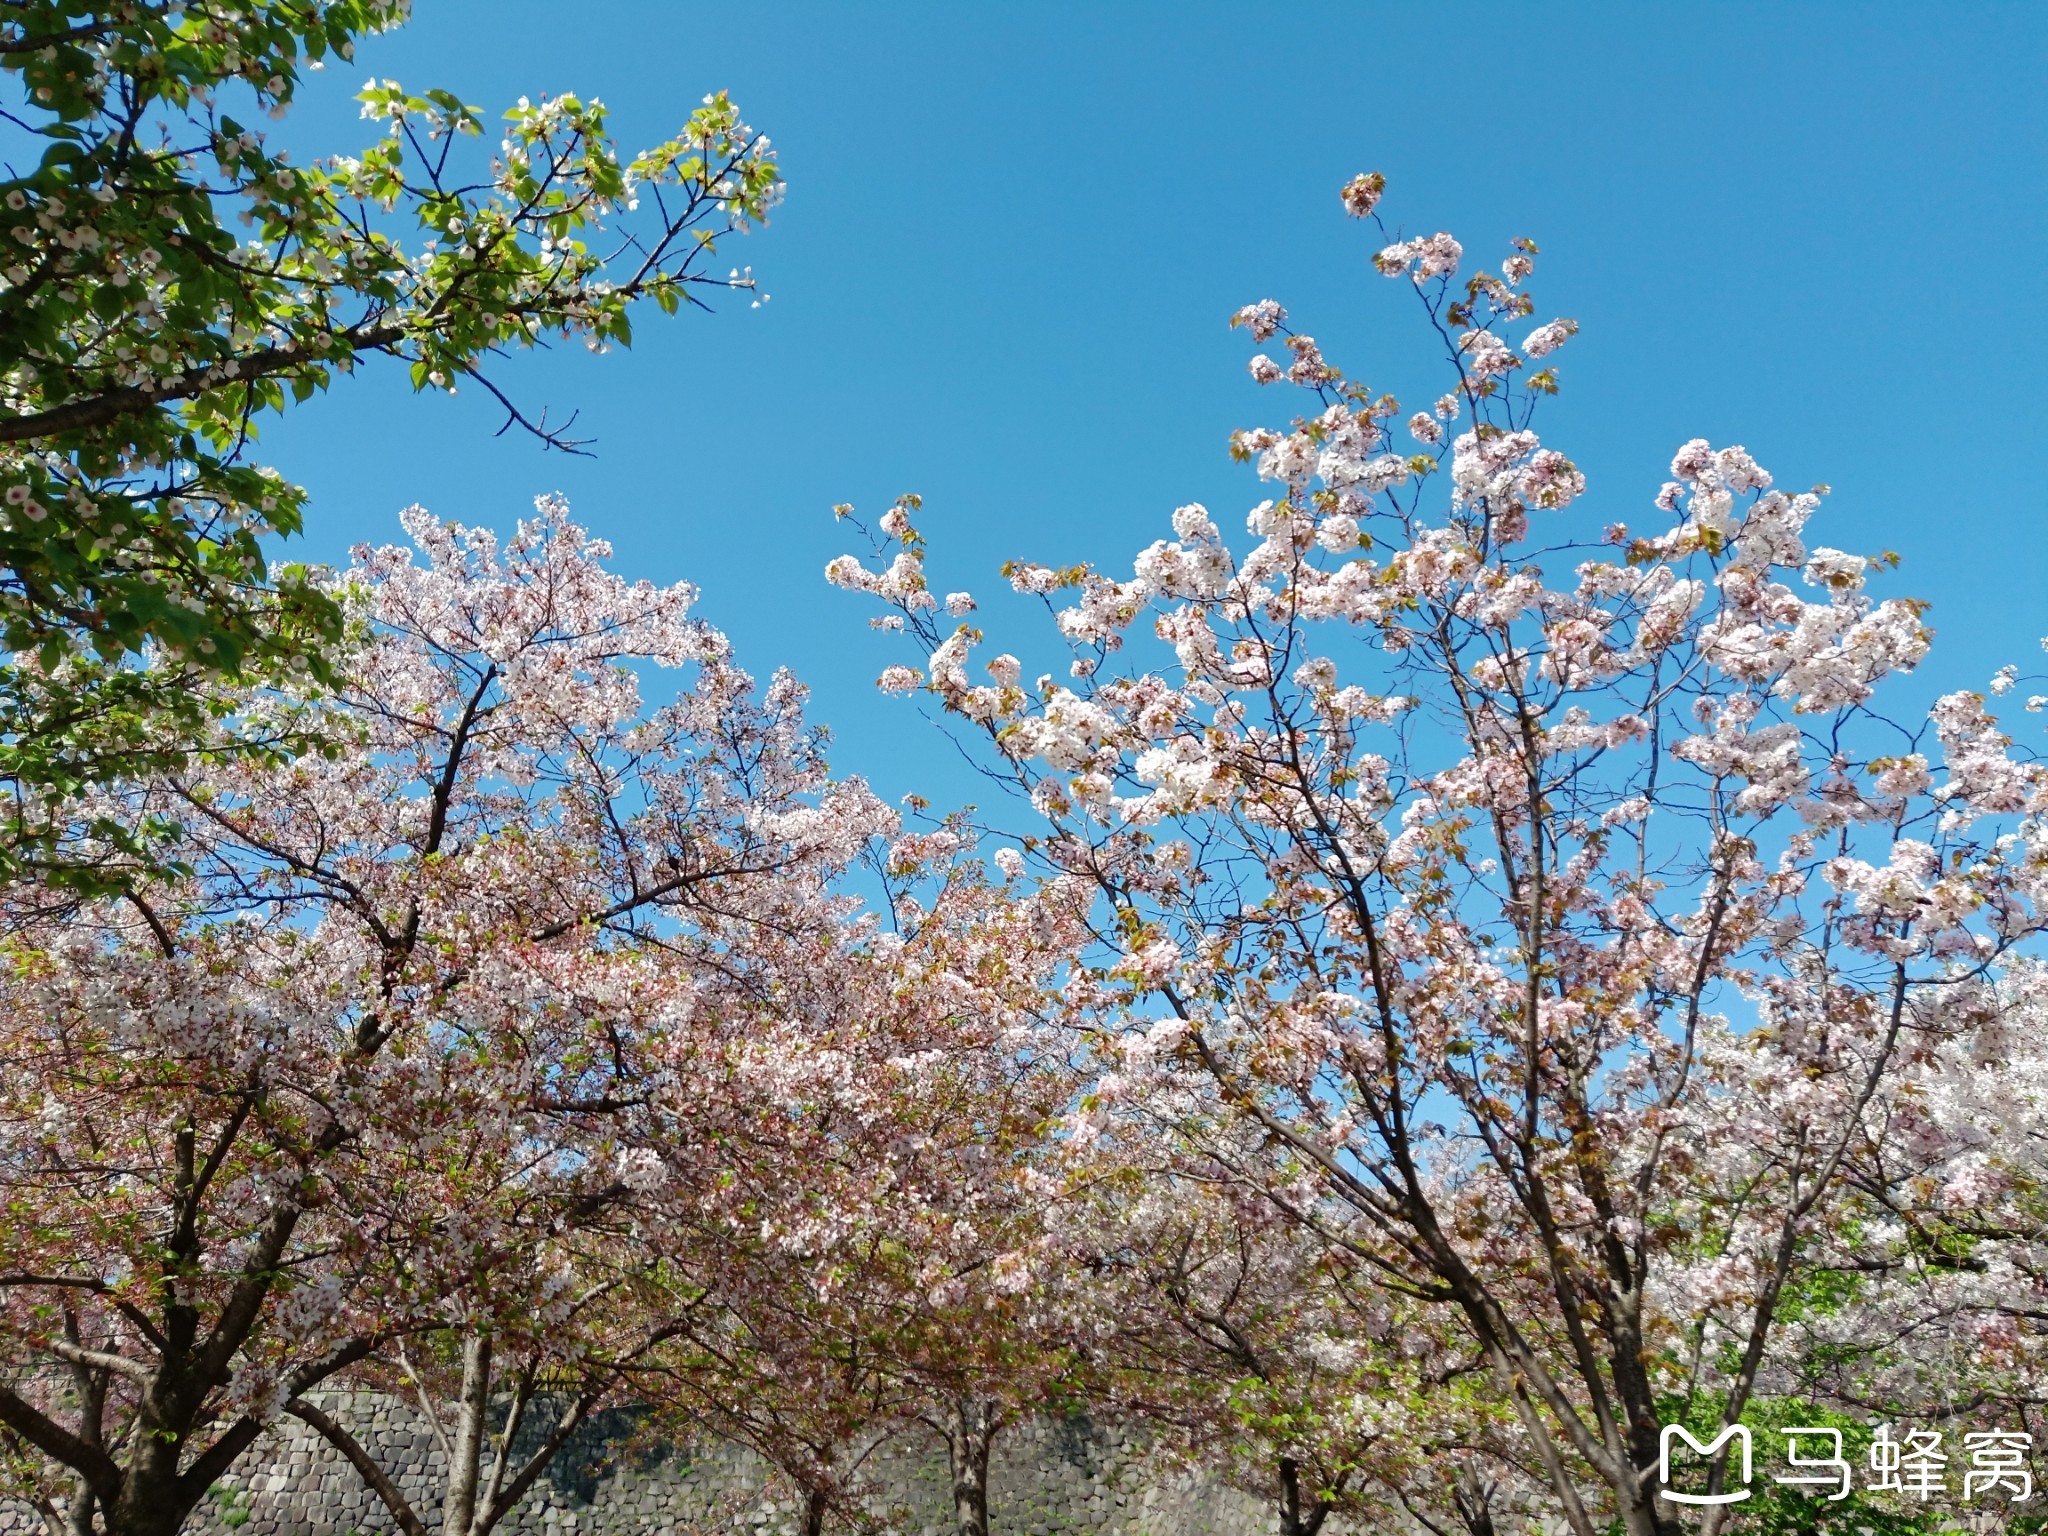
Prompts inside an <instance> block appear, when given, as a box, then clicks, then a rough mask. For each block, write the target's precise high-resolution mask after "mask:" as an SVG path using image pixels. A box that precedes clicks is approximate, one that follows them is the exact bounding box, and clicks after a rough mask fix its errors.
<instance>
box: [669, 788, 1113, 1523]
mask: <svg viewBox="0 0 2048 1536" xmlns="http://www.w3.org/2000/svg"><path fill="white" fill-rule="evenodd" d="M875 873H876V875H877V877H878V878H879V879H880V880H881V882H882V883H883V885H884V887H885V889H886V890H887V891H888V894H889V901H888V920H887V924H886V926H884V925H883V921H882V919H881V917H880V916H879V915H875V916H871V917H870V918H869V919H867V921H866V923H865V924H854V925H849V927H848V928H847V929H845V930H844V933H843V937H842V942H841V944H840V945H839V947H838V948H836V949H835V950H831V951H826V950H822V949H820V948H819V947H818V946H816V945H806V946H805V947H804V948H803V950H802V952H801V953H792V954H791V955H789V956H788V957H787V960H786V963H783V964H780V965H778V967H777V973H778V975H779V976H781V977H782V978H783V980H782V981H781V982H780V983H779V985H778V986H777V987H776V989H775V990H774V991H773V992H772V993H765V994H762V995H760V996H758V997H757V998H756V999H754V1000H753V1001H752V1002H751V1003H750V1002H749V1000H747V999H740V998H736V999H734V1000H733V1004H732V1006H731V1009H730V1018H731V1019H732V1021H733V1028H734V1029H735V1032H736V1033H735V1038H734V1040H733V1045H732V1050H731V1051H730V1053H729V1055H728V1072H729V1075H730V1078H731V1081H732V1086H731V1087H729V1088H728V1089H726V1090H725V1091H723V1092H722V1093H721V1094H720V1095H719V1097H720V1098H722V1099H730V1100H731V1101H732V1102H734V1103H743V1104H751V1105H752V1106H753V1108H752V1109H751V1111H750V1112H748V1113H746V1114H745V1115H744V1116H742V1117H741V1118H742V1119H743V1120H744V1122H745V1125H746V1127H747V1129H746V1131H745V1133H744V1136H745V1146H746V1151H745V1155H736V1156H734V1157H733V1158H731V1159H730V1161H729V1164H728V1165H727V1167H726V1168H725V1169H724V1170H723V1171H722V1173H721V1174H720V1177H719V1181H718V1183H719V1188H718V1196H717V1199H716V1200H715V1201H714V1202H712V1203H711V1204H710V1205H709V1206H704V1205H698V1206H695V1207H693V1208H692V1210H690V1211H688V1212H685V1211H682V1210H680V1209H678V1210H677V1211H676V1212H675V1214H674V1215H673V1216H672V1218H671V1219H672V1221H673V1222H674V1223H675V1225H676V1226H677V1227H679V1228H682V1227H696V1228H701V1230H702V1236H700V1237H699V1238H698V1239H697V1240H696V1242H695V1245H694V1246H695V1248H696V1250H697V1251H699V1252H701V1253H704V1254H706V1255H708V1256H712V1257H709V1258H707V1260H706V1262H707V1264H709V1265H710V1266H711V1268H710V1269H709V1270H707V1278H706V1293H707V1296H708V1298H709V1301H708V1305H707V1309H706V1312H707V1317H706V1323H705V1326H704V1327H702V1328H698V1327H695V1326H693V1328H692V1330H691V1333H692V1337H693V1338H694V1339H695V1340H697V1341H698V1342H699V1343H700V1344H701V1346H702V1349H703V1355H702V1356H701V1357H700V1365H701V1366H704V1367H708V1368H703V1369H700V1370H698V1371H697V1372H695V1373H693V1374H688V1375H686V1376H684V1377H682V1378H680V1379H679V1380H678V1381H677V1382H676V1389H677V1392H678V1394H679V1395H678V1399H677V1401H678V1403H679V1405H680V1406H681V1407H682V1409H683V1410H684V1413H685V1416H686V1417H689V1418H695V1419H697V1420H700V1421H702V1422H704V1423H708V1424H709V1425H711V1426H713V1427H714V1428H715V1429H717V1430H718V1431H719V1432H721V1433H723V1434H725V1435H727V1436H729V1437H730V1438H733V1439H736V1440H739V1441H741V1442H742V1443H745V1444H748V1445H751V1446H753V1447H754V1448H755V1449H756V1450H757V1451H759V1452H760V1453H761V1454H762V1455H763V1456H764V1457H765V1458H766V1459H767V1460H768V1461H769V1462H770V1463H771V1464H773V1465H774V1466H776V1467H777V1468H778V1469H779V1470H780V1471H781V1472H782V1473H783V1474H784V1475H785V1476H786V1477H787V1478H788V1479H789V1480H790V1481H791V1482H792V1483H793V1484H794V1485H795V1486H796V1487H797V1489H798V1490H799V1491H800V1493H801V1496H802V1500H803V1505H804V1528H805V1529H806V1530H807V1531H815V1530H816V1529H817V1528H818V1527H819V1526H820V1524H821V1523H822V1521H823V1520H824V1519H825V1517H826V1515H827V1514H828V1513H829V1512H831V1511H833V1510H837V1511H839V1512H840V1513H841V1514H842V1515H843V1516H845V1517H847V1518H849V1519H853V1520H856V1521H858V1520H861V1519H864V1518H866V1517H865V1516H864V1515H863V1513H862V1505H863V1500H864V1499H866V1498H868V1497H869V1496H871V1495H872V1494H873V1493H874V1491H875V1490H874V1489H873V1487H872V1484H871V1482H870V1481H869V1480H868V1479H867V1477H866V1471H867V1468H868V1463H869V1460H870V1458H871V1457H872V1455H873V1453H874V1452H875V1450H876V1449H877V1448H878V1446H879V1445H880V1444H881V1442H882V1441H883V1439H884V1438H885V1437H886V1436H887V1435H888V1434H889V1433H890V1432H891V1431H896V1430H901V1429H904V1428H907V1427H909V1426H911V1425H913V1424H917V1423H922V1424H924V1425H926V1426H928V1427H929V1428H930V1429H932V1430H933V1431H934V1432H935V1433H936V1434H937V1435H938V1436H939V1438H940V1439H941V1440H942V1441H943V1442H944V1444H945V1445H946V1447H947V1450H948V1456H949V1466H950V1470H951V1482H952V1490H953V1499H954V1505H955V1519H956V1524H957V1526H958V1528H959V1529H960V1531H961V1532H962V1533H963V1536H986V1533H987V1531H988V1528H989V1527H988V1520H989V1512H988V1458H989V1452H990V1447H991V1445H992V1443H993V1440H994V1438H995V1436H996V1435H997V1434H998V1433H1000V1431H1001V1430H1002V1429H1003V1428H1004V1427H1006V1426H1007V1425H1009V1424H1010V1423H1013V1422H1014V1421H1015V1419H1016V1418H1017V1417H1018V1415H1019V1414H1021V1413H1023V1412H1026V1411H1029V1410H1031V1409H1033V1408H1036V1407H1038V1406H1040V1405H1041V1404H1042V1403H1043V1402H1044V1401H1046V1400H1047V1399H1048V1397H1050V1396H1053V1395H1054V1394H1055V1393H1056V1390H1057V1386H1058V1383H1059V1382H1060V1381H1061V1379H1062V1378H1063V1375H1064V1374H1065V1372H1066V1369H1067V1366H1068V1358H1069V1347H1068V1345H1069V1339H1070V1335H1071V1327H1070V1322H1071V1309H1070V1297H1069V1295H1068V1287H1067V1285H1066V1284H1065V1281H1066V1279H1067V1277H1068V1275H1069V1273H1070V1269H1071V1266H1070V1264H1069V1263H1068V1260H1067V1256H1066V1254H1065V1253H1064V1252H1062V1251H1061V1249H1060V1248H1059V1246H1058V1244H1057V1242H1056V1240H1055V1234H1054V1228H1053V1224H1052V1223H1051V1222H1050V1221H1049V1220H1048V1217H1049V1215H1050V1213H1051V1212H1052V1211H1053V1210H1055V1209H1056V1207H1057V1205H1058V1203H1059V1202H1060V1200H1061V1199H1062V1196H1063V1188H1062V1185H1061V1182H1060V1179H1059V1177H1058V1175H1057V1171H1056V1168H1055V1167H1054V1166H1053V1157H1052V1151H1053V1149H1052V1147H1051V1144H1050V1143H1049V1141H1048V1139H1047V1135H1046V1133H1047V1131H1048V1129H1049V1128H1050V1127H1051V1126H1053V1125H1054V1124H1055V1123H1056V1122H1057V1120H1058V1117H1059V1116H1060V1115H1061V1114H1062V1113H1064V1112H1065V1110H1067V1109H1068V1108H1070V1107H1071V1105H1072V1103H1073V1101H1074V1097H1075V1094H1076V1092H1077V1091H1078V1081H1077V1078H1076V1075H1075V1072H1074V1069H1073V1066H1072V1062H1071V1053H1070V1049H1069V1046H1070V1042H1069V1041H1068V1040H1067V1039H1066V1038H1065V1035H1064V1033H1063V1031H1062V1029H1061V1027H1060V1024H1059V1018H1058V1009H1059V1004H1060V996H1059V991H1058V983H1059V981H1060V980H1061V979H1062V974H1063V968H1064V966H1065V964H1066V962H1067V961H1068V960H1069V959H1070V958H1071V956H1072V955H1073V954H1074V953H1075V951H1076V949H1077V948H1078V945H1079V942H1080V939H1081V937H1082V936H1083V933H1084V930H1083V929H1082V928H1081V927H1080V926H1079V923H1078V912H1079V905H1080V903H1079V902H1077V900H1076V893H1075V891H1074V889H1073V888H1072V887H1071V886H1067V885H1062V884H1060V883H1058V882H1054V883H1052V884H1050V885H1048V886H1046V887H1043V888H1040V889H1037V890H1035V891H1031V892H1030V893H1028V894H1021V895H1020V894H1019V893H1018V892H1017V891H1016V889H1015V883H1014V882H1013V881H1009V880H1005V881H1003V882H1001V883H995V884H992V883H990V882H989V881H988V880H987V879H986V878H985V875H984V872H983V870H982V867H981V865H980V863H979V861H978V860H976V859H974V858H973V857H972V849H971V847H970V846H969V845H968V844H967V843H966V841H965V840H964V838H963V837H962V835H961V833H960V832H959V831H958V830H957V829H956V828H955V827H953V826H950V825H948V826H940V827H937V828H934V829H932V830H928V831H921V832H902V833H900V834H898V835H896V836H894V837H892V838H891V839H890V840H889V841H888V842H887V844H886V846H884V847H882V848H880V849H879V850H878V859H877V867H876V870H875ZM704 1080H705V1074H696V1075H695V1076H694V1077H693V1081H697V1082H700V1083H701V1082H702V1081H704ZM689 1112H690V1111H689V1110H688V1109H687V1108H686V1107H679V1108H678V1110H677V1112H676V1113H677V1117H678V1121H680V1120H681V1119H682V1118H683V1117H684V1116H686V1115H687V1114H688V1113H689ZM685 1144H686V1143H685V1142H684V1140H683V1139H682V1138H680V1137H679V1136H675V1135H671V1134H668V1133H666V1132H658V1133H657V1134H656V1135H655V1137H654V1138H653V1140H652V1141H651V1143H650V1146H651V1147H652V1148H654V1149H658V1150H662V1151H663V1152H664V1154H666V1150H667V1149H669V1148H672V1147H677V1146H681V1145H685ZM667 1185H668V1187H669V1188H671V1189H673V1190H676V1191H678V1192H683V1191H688V1190H691V1189H695V1188H701V1187H702V1185H703V1180H702V1179H701V1178H692V1177H687V1176H685V1175H684V1173H683V1172H682V1171H681V1170H678V1171H677V1172H676V1173H674V1174H673V1175H672V1176H671V1177H670V1178H669V1179H668V1180H667ZM681 1198H685V1199H687V1198H688V1197H687V1195H683V1196H681Z"/></svg>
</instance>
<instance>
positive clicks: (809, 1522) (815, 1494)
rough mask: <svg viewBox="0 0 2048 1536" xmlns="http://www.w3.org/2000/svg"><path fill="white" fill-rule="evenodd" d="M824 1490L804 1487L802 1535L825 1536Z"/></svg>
mask: <svg viewBox="0 0 2048 1536" xmlns="http://www.w3.org/2000/svg"><path fill="white" fill-rule="evenodd" d="M825 1504H826V1499H825V1490H824V1489H822V1488H806V1489H805V1490H804V1524H803V1532H802V1536H825Z"/></svg>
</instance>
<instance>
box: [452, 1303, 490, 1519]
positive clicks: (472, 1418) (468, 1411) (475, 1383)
mask: <svg viewBox="0 0 2048 1536" xmlns="http://www.w3.org/2000/svg"><path fill="white" fill-rule="evenodd" d="M490 1402H491V1340H490V1335H488V1334H483V1333H472V1334H470V1335H468V1336H467V1337H465V1338H464V1339H463V1341H462V1400H461V1401H460V1402H459V1403H458V1404H457V1405H456V1419H455V1438H454V1439H453V1441H451V1442H450V1444H449V1446H448V1495H447V1498H446V1499H445V1500H444V1501H443V1502H442V1505H441V1536H471V1531H472V1528H473V1527H474V1526H475V1524H476V1485H477V1478H478V1475H479V1473H480V1471H481V1469H482V1466H483V1454H484V1440H485V1438H486V1437H487V1436H488V1435H489V1433H490V1428H489V1425H488V1424H487V1422H486V1419H487V1417H488V1415H489V1411H490Z"/></svg>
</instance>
